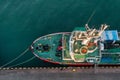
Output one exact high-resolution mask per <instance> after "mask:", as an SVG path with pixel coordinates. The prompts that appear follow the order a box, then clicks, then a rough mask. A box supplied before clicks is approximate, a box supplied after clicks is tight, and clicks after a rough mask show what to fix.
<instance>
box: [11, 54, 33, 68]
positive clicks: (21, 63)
mask: <svg viewBox="0 0 120 80" xmlns="http://www.w3.org/2000/svg"><path fill="white" fill-rule="evenodd" d="M34 58H35V56H33V57H32V58H30V59H28V60H26V61H24V62H21V63H18V64H15V65H12V66H10V67H9V68H11V67H15V66H18V65H21V64H24V63H27V62H29V61H31V60H33V59H34Z"/></svg>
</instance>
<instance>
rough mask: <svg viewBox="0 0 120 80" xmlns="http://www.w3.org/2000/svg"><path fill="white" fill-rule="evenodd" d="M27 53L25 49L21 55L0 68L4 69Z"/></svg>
mask: <svg viewBox="0 0 120 80" xmlns="http://www.w3.org/2000/svg"><path fill="white" fill-rule="evenodd" d="M28 51H29V48H27V49H26V50H25V51H24V52H23V53H21V54H20V55H19V56H17V57H16V58H14V59H13V60H11V61H10V62H8V63H6V64H4V65H2V66H0V68H3V67H5V66H7V65H9V64H10V63H12V62H14V61H16V60H17V59H18V58H20V57H22V56H23V55H24V54H25V53H26V52H28Z"/></svg>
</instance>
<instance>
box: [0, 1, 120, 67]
mask: <svg viewBox="0 0 120 80" xmlns="http://www.w3.org/2000/svg"><path fill="white" fill-rule="evenodd" d="M119 4H120V0H107V1H106V0H0V66H2V65H3V64H5V63H7V62H9V61H11V60H12V59H13V58H15V57H17V56H18V55H20V54H21V53H22V52H23V51H24V50H25V49H26V48H27V47H29V46H30V45H31V43H32V42H33V41H34V40H35V39H36V38H38V37H40V36H43V35H46V34H49V33H55V32H63V31H72V30H73V29H74V28H75V27H76V26H84V24H85V23H86V22H87V20H88V18H89V17H90V15H91V14H92V12H93V11H95V10H96V12H95V15H94V16H93V17H92V19H91V21H90V23H89V25H93V26H97V25H100V24H103V23H106V24H109V25H111V27H110V28H111V29H117V30H120V28H119V27H120V24H119V23H120V16H119V14H120V5H119ZM33 56H34V55H33V54H32V53H31V52H30V51H29V52H28V53H26V54H25V55H24V56H22V57H21V58H19V59H18V60H16V61H15V62H13V63H11V64H9V65H7V66H11V65H14V64H17V63H20V62H23V61H25V60H28V59H29V58H31V57H33ZM19 66H55V65H52V64H49V63H44V62H43V61H41V60H39V59H38V58H35V59H33V60H32V61H30V62H28V63H25V64H22V65H19Z"/></svg>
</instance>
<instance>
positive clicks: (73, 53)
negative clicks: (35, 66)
mask: <svg viewBox="0 0 120 80" xmlns="http://www.w3.org/2000/svg"><path fill="white" fill-rule="evenodd" d="M107 27H108V25H106V24H102V25H101V26H100V29H98V30H97V29H95V28H93V29H91V28H90V27H89V26H88V24H86V25H85V27H76V28H75V29H74V30H73V31H72V32H58V33H53V34H48V35H45V36H42V37H39V38H38V39H36V40H35V41H34V42H33V43H32V45H31V47H30V49H31V51H32V52H33V54H34V55H35V56H36V57H38V58H39V59H40V60H43V61H45V62H50V63H53V64H60V65H68V66H90V65H94V64H98V65H119V64H120V40H119V35H120V34H119V32H118V31H117V30H107Z"/></svg>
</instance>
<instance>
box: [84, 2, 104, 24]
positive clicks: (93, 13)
mask: <svg viewBox="0 0 120 80" xmlns="http://www.w3.org/2000/svg"><path fill="white" fill-rule="evenodd" d="M101 4H102V1H101V2H100V3H99V4H98V6H97V7H96V8H95V9H94V10H93V12H92V14H91V15H90V17H89V18H88V20H87V22H86V24H88V23H89V22H90V21H91V19H92V18H93V16H94V15H95V13H96V11H97V9H98V7H100V5H101Z"/></svg>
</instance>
